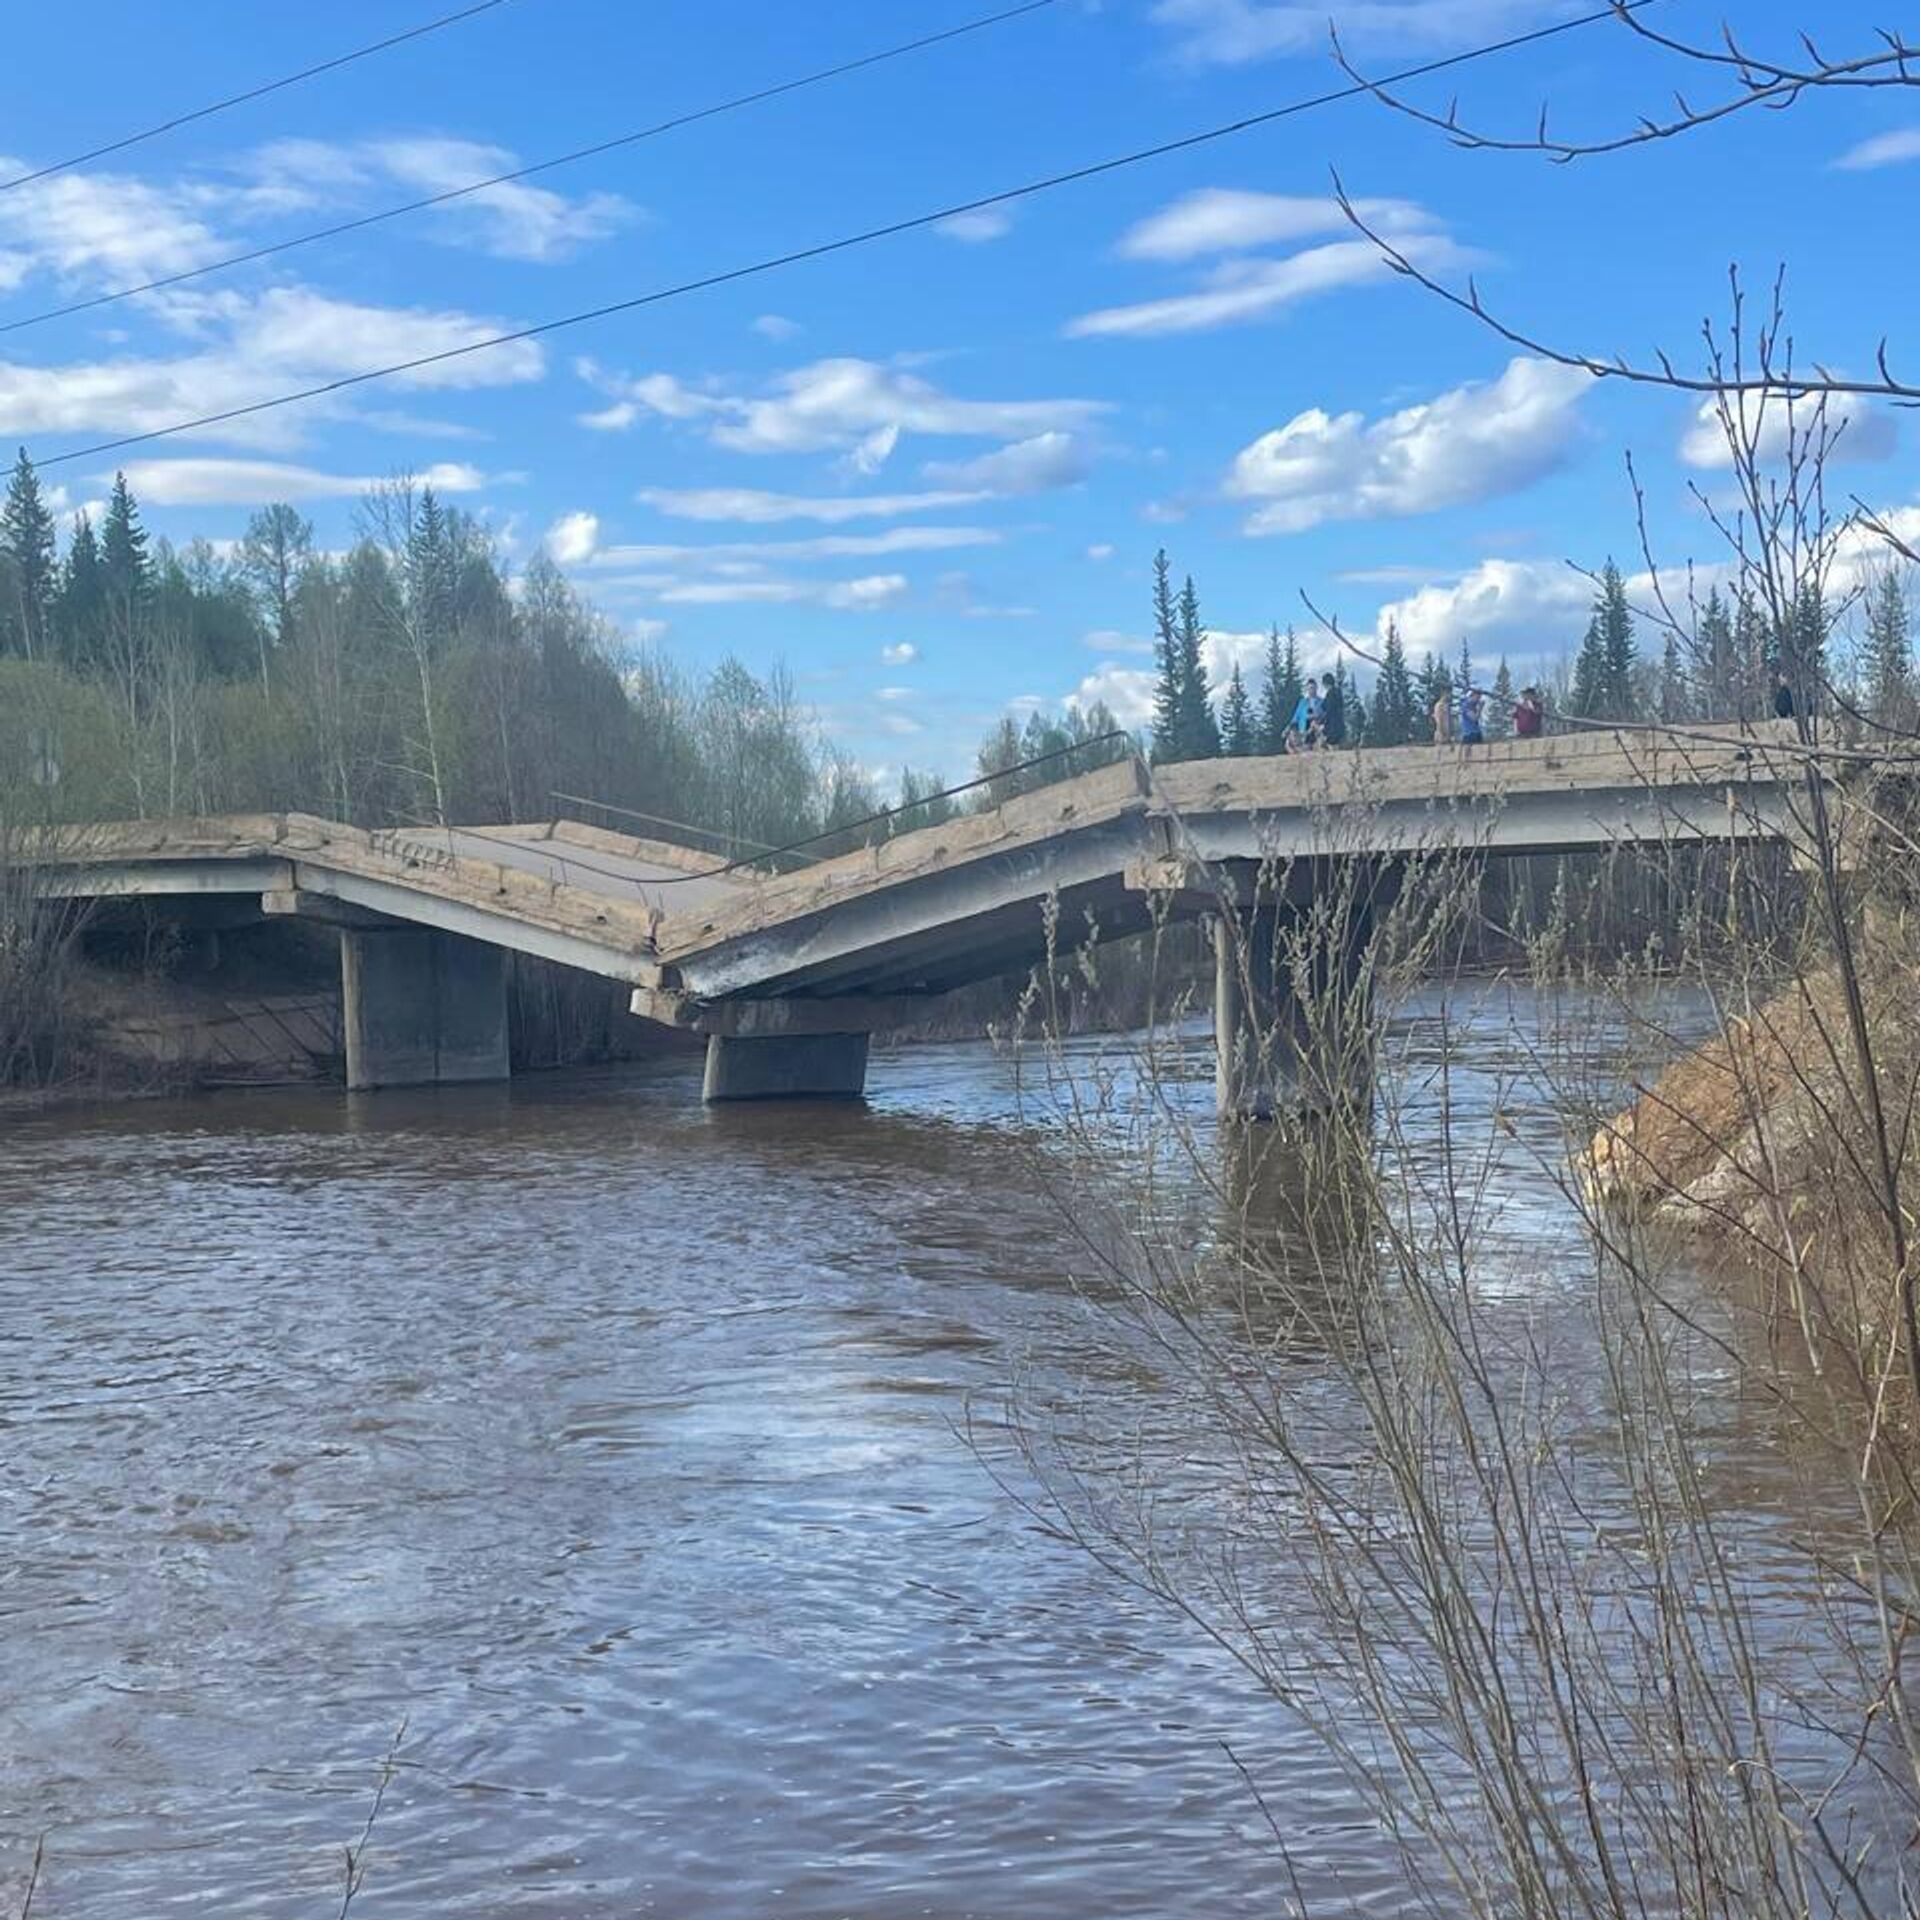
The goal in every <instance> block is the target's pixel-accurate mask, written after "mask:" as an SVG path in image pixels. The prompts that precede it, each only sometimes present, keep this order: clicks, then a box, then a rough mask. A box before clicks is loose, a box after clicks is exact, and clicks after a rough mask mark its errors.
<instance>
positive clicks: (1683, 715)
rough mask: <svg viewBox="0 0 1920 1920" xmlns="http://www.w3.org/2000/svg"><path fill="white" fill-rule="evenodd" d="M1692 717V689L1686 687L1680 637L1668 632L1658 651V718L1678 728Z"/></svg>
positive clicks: (1685, 671) (1685, 672) (1685, 673)
mask: <svg viewBox="0 0 1920 1920" xmlns="http://www.w3.org/2000/svg"><path fill="white" fill-rule="evenodd" d="M1692 717H1693V701H1692V689H1691V688H1690V687H1689V686H1688V685H1687V670H1686V666H1685V663H1684V662H1683V661H1682V660H1681V658H1680V636H1679V635H1678V634H1677V633H1674V632H1672V631H1671V630H1669V632H1668V634H1667V638H1666V644H1665V645H1664V646H1663V647H1662V648H1661V650H1660V718H1661V719H1662V720H1664V721H1665V722H1666V723H1667V725H1668V726H1678V725H1679V724H1680V723H1681V722H1682V721H1684V720H1690V719H1692Z"/></svg>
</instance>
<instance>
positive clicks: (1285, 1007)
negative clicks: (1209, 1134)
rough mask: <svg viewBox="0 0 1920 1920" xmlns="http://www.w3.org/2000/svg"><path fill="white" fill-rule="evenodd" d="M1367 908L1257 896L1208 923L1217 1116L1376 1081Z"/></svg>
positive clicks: (1333, 1102)
mask: <svg viewBox="0 0 1920 1920" xmlns="http://www.w3.org/2000/svg"><path fill="white" fill-rule="evenodd" d="M1372 939H1373V913H1372V908H1371V905H1370V903H1369V902H1368V901H1366V900H1365V899H1361V898H1355V897H1351V896H1347V897H1343V898H1341V899H1340V900H1339V901H1337V902H1335V903H1329V902H1325V901H1321V902H1313V901H1308V902H1304V903H1300V904H1294V903H1291V902H1284V901H1283V902H1263V903H1261V904H1259V905H1257V906H1254V907H1251V908H1244V909H1242V910H1240V911H1238V912H1235V913H1231V914H1220V915H1218V916H1216V917H1215V919H1214V921H1213V964H1214V989H1213V1031H1214V1099H1215V1105H1216V1107H1217V1110H1218V1112H1219V1114H1220V1117H1221V1118H1222V1119H1223V1120H1254V1121H1258V1120H1273V1119H1277V1118H1279V1117H1280V1116H1281V1115H1283V1114H1287V1113H1301V1112H1306V1113H1311V1112H1327V1111H1330V1110H1331V1109H1333V1108H1334V1107H1336V1106H1338V1105H1340V1104H1342V1103H1344V1102H1350V1101H1356V1100H1365V1099H1367V1098H1368V1097H1369V1096H1370V1094H1371V1091H1372V1086H1373V1035H1372V1011H1373V1009H1372V993H1371V969H1370V966H1369V950H1370V948H1371V945H1372Z"/></svg>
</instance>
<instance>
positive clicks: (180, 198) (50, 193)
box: [0, 155, 230, 288]
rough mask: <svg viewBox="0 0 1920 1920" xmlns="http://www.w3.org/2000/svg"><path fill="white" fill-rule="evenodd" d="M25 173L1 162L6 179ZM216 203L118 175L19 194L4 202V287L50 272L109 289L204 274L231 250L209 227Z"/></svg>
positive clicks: (46, 183)
mask: <svg viewBox="0 0 1920 1920" xmlns="http://www.w3.org/2000/svg"><path fill="white" fill-rule="evenodd" d="M25 171H27V167H26V164H25V163H24V162H22V161H20V160H17V159H14V158H12V157H11V156H7V155H0V178H11V177H12V176H13V175H14V174H16V173H21V172H25ZM209 198H211V196H206V195H199V194H193V193H189V192H186V191H183V190H180V189H171V188H167V187H161V186H154V185H151V184H149V183H148V182H146V181H143V180H136V179H134V178H133V177H132V176H131V175H129V174H118V173H63V174H56V175H54V176H53V177H52V178H51V179H47V180H35V181H31V182H29V183H28V184H27V185H26V186H22V187H15V188H14V189H13V190H12V191H11V192H9V193H5V194H0V285H4V286H7V287H9V288H10V287H16V286H20V285H22V284H24V282H25V281H26V280H28V279H29V278H30V277H31V276H32V275H34V274H35V273H40V272H44V273H49V274H52V275H54V276H56V277H58V278H59V279H61V280H64V281H68V282H85V283H87V284H90V285H96V286H100V287H102V288H107V287H114V286H119V285H122V284H125V283H127V282H130V281H144V280H153V279H158V278H160V277H162V276H163V275H166V274H170V273H184V272H187V271H188V270H189V269H191V268H194V267H199V266H205V265H206V264H207V263H208V262H210V261H213V260H217V259H219V258H220V257H221V256H222V255H223V254H225V253H226V252H227V251H228V250H229V246H230V242H228V241H227V240H225V239H223V238H222V237H221V235H220V234H219V233H218V232H216V231H215V230H214V229H213V228H212V227H211V226H210V225H209V224H208V222H207V213H208V205H207V201H208V199H209Z"/></svg>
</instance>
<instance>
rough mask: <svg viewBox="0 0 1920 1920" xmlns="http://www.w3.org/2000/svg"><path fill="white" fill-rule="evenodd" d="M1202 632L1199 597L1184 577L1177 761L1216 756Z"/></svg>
mask: <svg viewBox="0 0 1920 1920" xmlns="http://www.w3.org/2000/svg"><path fill="white" fill-rule="evenodd" d="M1206 637H1207V636H1206V629H1205V628H1204V627H1202V626H1201V624H1200V596H1199V594H1198V593H1197V592H1195V591H1194V585H1193V575H1192V574H1188V575H1187V579H1186V584H1185V585H1184V586H1183V587H1182V588H1181V589H1180V676H1181V686H1180V744H1181V748H1182V751H1181V754H1180V758H1181V759H1183V760H1215V759H1218V758H1219V755H1220V723H1219V722H1218V721H1217V720H1216V719H1215V718H1214V714H1213V689H1212V688H1211V687H1210V686H1209V685H1208V684H1207V662H1206V655H1205V652H1204V648H1205V645H1206Z"/></svg>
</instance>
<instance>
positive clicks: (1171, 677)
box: [1153, 547, 1220, 761]
mask: <svg viewBox="0 0 1920 1920" xmlns="http://www.w3.org/2000/svg"><path fill="white" fill-rule="evenodd" d="M1205 643H1206V631H1205V629H1204V628H1203V627H1202V626H1201V624H1200V596H1199V593H1198V592H1197V591H1196V589H1195V587H1194V584H1193V579H1192V576H1191V575H1189V576H1188V578H1187V580H1186V583H1185V585H1184V586H1183V587H1182V588H1181V590H1180V595H1179V598H1178V600H1176V599H1175V598H1174V594H1173V573H1172V569H1171V566H1170V565H1169V563H1168V560H1167V554H1166V549H1165V548H1164V547H1163V548H1162V549H1161V550H1160V551H1159V552H1158V553H1157V554H1155V555H1154V558H1153V647H1154V657H1155V659H1156V661H1157V662H1158V665H1159V674H1158V678H1157V680H1156V683H1155V688H1154V700H1153V758H1154V759H1155V760H1156V761H1167V760H1209V759H1212V758H1213V757H1214V756H1215V755H1217V754H1218V753H1219V751H1220V726H1219V723H1218V721H1216V720H1215V718H1214V713H1213V692H1212V689H1211V688H1210V687H1209V686H1208V684H1207V663H1206V656H1205Z"/></svg>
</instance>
